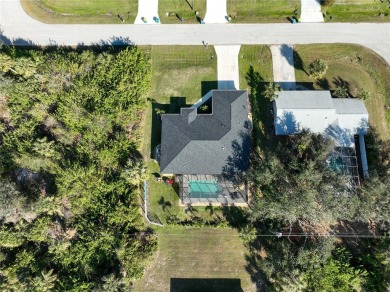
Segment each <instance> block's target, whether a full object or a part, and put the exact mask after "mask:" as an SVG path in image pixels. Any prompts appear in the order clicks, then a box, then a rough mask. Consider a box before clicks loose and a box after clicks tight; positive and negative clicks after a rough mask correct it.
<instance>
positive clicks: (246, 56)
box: [238, 45, 273, 90]
mask: <svg viewBox="0 0 390 292" xmlns="http://www.w3.org/2000/svg"><path fill="white" fill-rule="evenodd" d="M238 61H239V68H240V88H241V89H248V90H249V88H250V87H249V85H248V81H247V76H248V72H249V70H250V67H251V66H252V67H253V70H254V71H255V72H257V73H259V75H260V77H261V80H262V81H264V82H270V81H273V71H272V55H271V50H270V49H269V47H268V46H265V45H243V46H241V49H240V54H239V59H238Z"/></svg>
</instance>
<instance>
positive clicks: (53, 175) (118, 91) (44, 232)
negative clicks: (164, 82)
mask: <svg viewBox="0 0 390 292" xmlns="http://www.w3.org/2000/svg"><path fill="white" fill-rule="evenodd" d="M0 68H1V72H0V74H1V77H0V78H1V81H0V180H1V181H0V266H1V270H0V290H2V291H10V290H13V291H14V290H20V291H49V290H62V291H64V290H66V291H72V290H73V291H83V290H92V289H98V290H105V291H106V290H107V289H108V288H109V289H111V291H120V290H122V289H125V290H127V289H128V288H129V285H130V284H131V280H132V279H134V278H137V277H139V276H140V275H141V274H142V272H143V263H144V262H145V259H147V255H148V254H149V253H150V252H151V251H152V250H153V249H154V247H155V236H154V235H153V234H151V232H150V231H149V230H148V229H146V228H145V226H144V225H143V221H142V219H141V217H140V213H139V208H138V184H139V182H140V180H141V178H142V176H143V173H144V166H143V163H142V159H141V155H140V154H139V153H138V151H137V147H138V146H139V145H138V143H139V139H140V134H139V130H138V125H139V122H140V120H141V115H142V113H143V109H144V107H145V104H146V93H147V91H148V89H149V64H148V61H147V60H146V59H145V58H144V57H143V55H142V53H141V52H140V51H139V50H138V49H137V48H135V47H130V48H126V49H123V50H119V51H116V50H114V49H108V50H105V51H103V52H94V51H92V50H82V51H73V50H68V49H55V50H52V51H42V50H25V49H15V48H3V51H2V52H1V53H0ZM107 291H108V290H107Z"/></svg>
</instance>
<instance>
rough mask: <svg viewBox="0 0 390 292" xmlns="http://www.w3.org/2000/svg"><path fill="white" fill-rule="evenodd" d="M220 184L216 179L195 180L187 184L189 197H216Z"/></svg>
mask: <svg viewBox="0 0 390 292" xmlns="http://www.w3.org/2000/svg"><path fill="white" fill-rule="evenodd" d="M219 193H220V186H219V184H218V182H216V181H209V180H195V181H191V182H190V183H189V184H188V194H189V197H190V198H218V195H219Z"/></svg>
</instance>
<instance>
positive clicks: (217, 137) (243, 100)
mask: <svg viewBox="0 0 390 292" xmlns="http://www.w3.org/2000/svg"><path fill="white" fill-rule="evenodd" d="M248 123H249V121H248V95H247V92H246V91H243V90H215V91H213V96H212V114H197V109H190V108H183V109H181V113H180V114H164V115H162V134H161V159H160V168H161V172H162V173H169V174H222V173H223V172H224V171H225V170H226V167H227V166H229V163H230V164H232V163H233V162H234V164H235V165H236V166H237V167H239V168H245V167H246V166H247V165H248V161H249V142H248V139H249V132H248V129H247V128H248V125H249V124H248Z"/></svg>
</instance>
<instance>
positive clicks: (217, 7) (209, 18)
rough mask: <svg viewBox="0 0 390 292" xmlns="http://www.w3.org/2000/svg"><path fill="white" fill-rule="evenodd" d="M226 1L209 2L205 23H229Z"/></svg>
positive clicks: (215, 0)
mask: <svg viewBox="0 0 390 292" xmlns="http://www.w3.org/2000/svg"><path fill="white" fill-rule="evenodd" d="M140 1H142V0H140ZM226 11H227V10H226V0H207V10H206V16H205V17H204V22H205V23H227V22H228V21H227V19H226V16H227V12H226Z"/></svg>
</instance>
